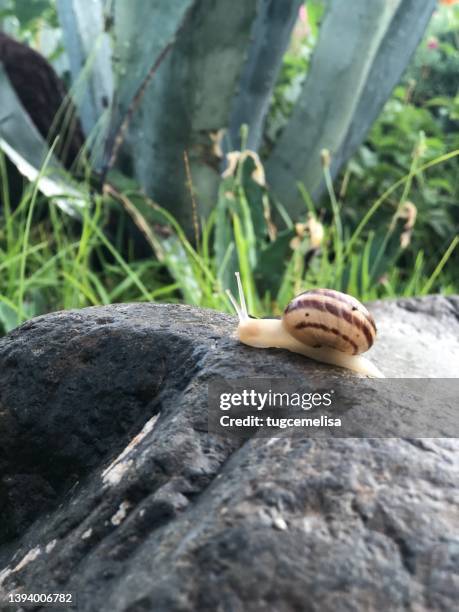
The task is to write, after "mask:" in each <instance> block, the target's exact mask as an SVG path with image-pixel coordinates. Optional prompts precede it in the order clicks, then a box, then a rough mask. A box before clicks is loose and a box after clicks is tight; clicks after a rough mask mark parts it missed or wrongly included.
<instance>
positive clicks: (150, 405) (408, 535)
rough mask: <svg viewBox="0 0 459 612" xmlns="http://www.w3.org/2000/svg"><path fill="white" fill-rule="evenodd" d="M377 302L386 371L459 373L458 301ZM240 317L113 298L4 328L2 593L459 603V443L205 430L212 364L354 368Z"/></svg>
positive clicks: (346, 604) (94, 606)
mask: <svg viewBox="0 0 459 612" xmlns="http://www.w3.org/2000/svg"><path fill="white" fill-rule="evenodd" d="M371 309H372V311H373V312H374V314H375V318H376V320H377V322H378V326H379V328H380V339H379V340H378V342H377V343H376V345H375V347H374V349H372V358H373V359H374V361H375V362H376V364H377V365H378V366H379V367H380V368H381V369H382V370H383V371H384V372H386V374H388V375H391V376H428V375H430V376H438V377H440V376H442V377H454V376H457V373H458V363H459V299H458V298H443V297H431V298H424V299H422V300H421V299H416V300H398V301H396V302H378V303H374V304H373V305H371ZM234 321H235V320H234V318H233V317H230V316H227V315H223V314H219V313H215V312H212V311H204V310H198V309H195V308H191V307H187V306H176V305H152V304H133V305H117V306H109V307H101V308H88V309H85V310H82V311H71V312H62V313H55V314H51V315H46V316H43V317H39V318H37V319H34V320H32V321H29V322H28V323H26V324H24V325H22V326H21V327H20V328H18V329H17V330H15V331H14V332H12V333H10V334H9V335H8V336H6V337H5V338H3V339H1V340H0V474H1V482H0V514H1V518H2V520H1V522H0V599H2V597H3V601H5V599H4V598H5V596H6V594H9V593H12V592H27V593H56V592H59V593H67V592H72V593H74V594H75V595H76V597H77V608H76V609H78V610H79V611H84V612H86V611H88V612H90V611H91V612H92V611H97V612H104V611H110V612H118V611H120V612H121V611H123V612H128V611H129V612H137V611H144V610H145V611H146V610H154V611H158V612H163V611H164V612H166V611H167V612H173V611H180V612H184V611H188V610H200V611H206V610H231V611H239V610H250V611H252V610H254V611H258V610H276V611H279V612H283V611H286V612H287V611H289V612H290V611H293V610H311V611H316V610H317V611H325V612H326V611H328V610H333V611H335V612H339V611H341V610H343V611H344V610H346V611H348V610H383V609H384V610H407V609H410V610H445V611H448V612H450V611H451V610H452V609H454V608H455V605H456V604H455V602H457V601H458V598H459V574H458V567H459V563H458V560H459V539H458V535H457V534H458V525H459V513H458V503H459V496H458V489H457V484H458V474H459V469H458V468H459V459H458V453H457V451H458V450H459V442H458V441H457V440H456V439H453V438H448V439H447V438H438V439H427V438H426V439H409V438H403V439H401V438H388V439H383V438H381V439H376V438H372V439H357V438H322V439H311V438H304V439H295V438H286V437H280V438H261V437H257V436H254V437H252V438H251V439H249V440H242V439H239V438H237V437H232V436H225V437H223V436H216V435H211V434H209V433H208V430H207V385H208V383H209V382H210V381H212V380H213V379H214V378H215V377H216V376H220V377H237V376H245V377H250V376H252V377H260V376H263V377H269V376H272V377H279V378H285V377H295V376H296V377H303V378H304V377H308V378H310V379H311V380H318V379H322V380H323V379H326V380H339V379H341V378H344V377H350V376H353V375H352V374H349V373H347V372H344V371H342V370H339V369H336V368H332V367H329V366H325V365H321V364H316V363H313V362H311V361H309V360H307V359H305V358H303V357H301V356H298V355H292V354H289V353H285V352H283V351H274V350H273V351H263V350H256V349H251V348H249V347H245V346H242V345H240V344H238V343H237V342H236V341H235V340H234V339H233V338H232V337H231V332H232V330H233V329H234V325H235V322H234ZM0 609H1V610H3V609H5V610H6V609H11V608H7V606H6V604H5V603H3V604H1V605H0ZM36 609H38V606H37V607H36Z"/></svg>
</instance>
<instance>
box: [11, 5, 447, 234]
mask: <svg viewBox="0 0 459 612" xmlns="http://www.w3.org/2000/svg"><path fill="white" fill-rule="evenodd" d="M56 1H57V8H58V15H59V20H60V24H61V27H62V29H63V32H64V40H65V45H66V52H67V55H68V57H69V61H70V66H71V74H72V79H73V88H72V91H73V97H74V99H75V103H76V105H77V107H78V110H79V114H80V117H81V120H82V125H83V128H84V130H85V133H86V137H87V142H88V148H89V150H90V151H91V164H92V167H93V169H94V171H96V172H98V173H99V174H100V175H101V176H102V177H107V176H108V175H109V173H110V171H111V170H113V169H115V168H116V169H118V170H121V171H122V172H123V173H124V174H126V175H127V176H129V177H130V178H135V180H136V181H137V183H138V184H139V185H140V186H141V188H142V189H143V190H144V191H145V192H146V193H147V194H148V195H149V196H151V197H152V198H154V200H156V201H157V202H159V203H160V204H161V205H162V206H163V207H165V208H167V209H168V210H169V211H170V212H172V213H173V214H174V216H175V217H176V218H177V219H178V220H179V221H180V223H181V224H182V225H183V226H185V227H191V225H192V207H191V206H190V192H189V188H188V186H189V176H187V169H186V167H185V163H184V153H185V152H186V153H187V158H188V160H189V174H191V177H192V182H193V185H194V190H195V193H196V196H197V198H196V199H197V202H198V205H199V207H200V214H201V215H202V216H206V215H208V214H209V212H210V210H211V209H212V208H213V207H214V205H215V202H216V199H217V198H216V196H217V193H218V190H219V187H220V185H221V181H222V170H223V168H224V159H223V158H224V156H225V153H227V152H229V151H231V150H235V149H238V148H240V130H241V126H242V125H247V126H248V140H247V144H248V147H249V148H250V149H252V150H253V151H258V149H259V147H260V142H261V135H262V132H263V125H264V120H265V117H266V114H267V111H268V108H269V102H270V99H271V95H272V92H273V88H274V85H275V83H276V79H277V76H278V73H279V69H280V66H281V64H282V58H283V55H284V53H285V51H286V48H287V46H288V43H289V39H290V35H291V31H292V28H293V26H294V24H295V21H296V19H297V15H298V11H299V8H300V6H301V5H302V2H301V1H299V0H282V2H280V1H279V0H245V1H244V2H235V3H232V4H231V6H230V7H229V6H228V2H225V1H224V0H168V2H158V1H156V0H154V1H151V2H144V1H143V0H91V2H90V3H88V2H87V0H56ZM435 5H436V0H390V1H388V0H372V1H371V2H368V0H354V1H353V2H352V3H349V2H346V0H328V2H326V12H325V15H324V18H323V22H322V25H321V28H320V36H319V39H318V42H317V45H316V48H315V52H314V55H313V59H312V62H311V65H310V69H309V73H308V77H307V79H306V80H305V82H304V85H303V89H302V92H301V95H300V96H299V99H298V101H297V103H296V106H295V108H294V110H293V113H292V115H291V117H290V119H289V121H288V123H287V125H286V126H285V129H284V130H283V131H282V133H281V135H280V137H279V139H278V141H277V142H276V143H275V145H274V148H273V150H272V151H271V153H270V155H269V157H268V159H266V160H263V161H264V164H265V167H266V173H267V177H266V178H267V183H268V184H269V186H270V187H271V189H272V190H273V192H274V193H275V194H276V196H278V198H279V200H280V201H281V202H282V203H283V205H284V207H285V208H286V209H287V210H288V212H289V214H290V215H291V216H292V217H293V218H295V217H297V216H299V213H300V211H301V212H302V211H303V207H304V204H303V200H302V198H301V195H300V193H299V190H298V184H299V183H303V184H304V185H305V186H306V188H307V190H308V191H309V192H311V193H313V194H318V193H320V192H321V190H322V189H323V185H322V176H323V174H322V169H321V164H320V151H321V150H322V149H328V150H330V151H331V152H332V166H331V172H332V175H334V174H336V173H337V172H338V170H339V169H340V167H341V166H342V165H343V164H344V163H345V162H346V161H347V160H348V159H349V157H350V155H351V154H352V153H353V152H354V151H355V149H356V148H357V147H358V146H359V144H360V143H361V142H362V140H363V139H364V138H365V135H366V133H367V131H368V129H369V128H370V126H371V124H372V123H373V121H374V120H375V119H376V117H377V115H378V113H379V112H380V110H381V108H382V106H383V104H384V102H385V101H386V99H387V98H388V97H389V95H390V93H391V91H392V89H393V87H394V86H395V85H396V83H397V82H398V81H399V79H400V76H401V74H402V72H403V70H404V69H405V67H406V65H407V63H408V61H409V59H410V57H411V55H412V53H413V52H414V50H415V48H416V46H417V44H418V42H419V40H420V38H421V37H422V34H423V32H424V30H425V27H426V25H427V23H428V20H429V17H430V15H431V13H432V11H433V9H434V8H435ZM1 68H2V67H1V65H0V91H3V92H4V93H3V95H2V98H1V100H2V107H1V111H0V145H1V143H6V145H7V146H4V147H3V148H4V150H6V152H7V153H8V151H10V150H11V149H14V150H17V151H19V152H20V154H21V156H22V157H23V158H24V159H25V160H26V161H27V162H28V163H29V165H32V166H34V167H36V168H39V167H40V166H41V164H42V162H43V159H45V158H46V157H47V158H48V164H49V165H51V166H52V167H58V165H59V164H58V162H56V161H55V160H53V159H52V158H50V156H49V155H48V151H47V146H46V143H45V142H44V140H43V139H42V138H41V137H40V135H39V134H38V132H37V131H36V130H34V129H33V126H32V127H31V126H30V125H29V124H30V120H28V119H27V118H26V117H24V116H23V115H24V113H21V105H20V103H19V101H18V98H17V96H16V95H14V93H15V92H14V91H13V88H12V86H11V83H9V81H8V77H7V75H6V74H5V71H3V70H2V69H1ZM5 92H8V93H5ZM18 109H19V110H18ZM16 126H22V127H21V129H16ZM223 180H224V179H223Z"/></svg>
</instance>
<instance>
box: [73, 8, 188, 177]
mask: <svg viewBox="0 0 459 612" xmlns="http://www.w3.org/2000/svg"><path fill="white" fill-rule="evenodd" d="M62 1H64V2H65V0H62ZM193 2H194V0H168V1H167V2H143V1H142V0H135V2H134V4H135V9H133V2H132V0H113V19H114V26H113V28H114V51H113V55H114V58H116V64H115V81H116V83H115V94H114V99H113V107H112V117H111V125H110V130H109V137H108V141H107V145H106V151H105V158H104V166H107V165H108V164H109V163H110V162H111V157H112V155H113V151H114V148H115V147H116V146H117V143H116V140H117V137H118V136H119V134H120V130H121V129H122V126H123V122H125V121H126V120H127V119H129V114H130V112H131V109H132V105H133V104H135V103H136V99H138V100H137V101H138V102H139V103H140V98H138V97H139V96H141V94H142V93H143V90H144V88H145V86H146V85H147V84H148V82H149V80H150V78H151V77H152V72H153V70H154V69H155V67H156V66H157V64H158V63H159V62H160V61H161V59H162V56H163V55H164V54H165V53H166V51H167V49H168V48H169V46H170V45H171V44H172V43H173V42H174V40H175V36H176V34H177V31H178V30H179V28H180V27H181V25H182V23H183V21H184V19H185V15H186V13H187V11H188V10H189V9H190V7H191V6H192V5H193Z"/></svg>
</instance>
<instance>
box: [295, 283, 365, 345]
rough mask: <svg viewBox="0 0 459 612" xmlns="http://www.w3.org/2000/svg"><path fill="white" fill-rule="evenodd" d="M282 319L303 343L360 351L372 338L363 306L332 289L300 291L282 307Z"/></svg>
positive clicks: (348, 296) (350, 297)
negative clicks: (283, 309)
mask: <svg viewBox="0 0 459 612" xmlns="http://www.w3.org/2000/svg"><path fill="white" fill-rule="evenodd" d="M283 323H284V327H285V328H286V329H287V331H288V332H289V333H290V334H291V335H292V336H293V337H294V338H295V339H296V340H298V341H299V342H302V343H303V344H306V345H308V346H312V347H314V348H319V347H322V346H328V347H331V348H334V349H336V350H338V351H341V352H343V353H348V354H350V355H358V354H360V353H364V352H365V351H367V350H368V349H369V348H370V347H371V346H372V345H373V342H374V340H375V338H376V325H375V322H374V319H373V317H372V316H371V314H370V313H369V312H368V310H367V309H366V308H365V306H363V304H361V303H360V302H359V301H358V300H356V299H355V298H353V297H352V296H350V295H346V294H345V293H341V292H340V291H334V290H333V289H313V290H311V291H305V292H304V293H300V295H298V296H296V297H295V298H294V299H293V300H292V301H291V302H290V303H289V304H288V306H287V308H286V309H285V312H284V315H283Z"/></svg>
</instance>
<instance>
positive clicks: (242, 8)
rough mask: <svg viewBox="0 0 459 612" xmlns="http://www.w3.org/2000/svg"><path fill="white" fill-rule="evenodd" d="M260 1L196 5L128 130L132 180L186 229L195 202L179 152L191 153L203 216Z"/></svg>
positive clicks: (213, 192) (210, 0)
mask: <svg viewBox="0 0 459 612" xmlns="http://www.w3.org/2000/svg"><path fill="white" fill-rule="evenodd" d="M257 5H258V3H257V0H246V1H245V2H237V3H233V4H232V5H231V6H229V5H228V3H226V2H215V0H200V1H199V2H197V3H195V4H194V6H193V9H192V10H191V12H190V14H189V15H188V16H187V19H186V21H185V23H184V25H183V28H182V30H181V32H180V36H179V37H178V38H177V42H176V43H175V45H174V47H173V49H172V50H171V52H170V53H169V55H168V56H167V58H166V59H165V60H164V61H163V63H162V64H161V66H160V68H159V70H158V72H157V73H156V75H155V77H154V79H153V80H152V83H151V86H150V87H149V89H148V91H147V92H146V94H145V99H144V103H143V104H142V107H141V108H140V109H139V112H138V113H137V116H136V120H135V125H134V129H133V130H132V131H131V141H130V146H131V148H132V151H134V154H133V162H134V167H135V172H136V176H137V179H138V180H139V182H140V183H141V185H142V186H143V188H144V189H145V190H146V191H147V192H148V193H149V194H150V195H151V196H152V197H153V198H154V199H155V200H156V201H157V202H159V203H160V204H161V205H162V206H164V207H165V208H167V209H168V210H170V211H171V212H172V213H173V214H174V216H175V217H176V218H177V219H178V220H179V221H180V223H181V224H182V225H183V226H184V227H185V228H187V229H190V228H192V204H191V200H190V193H189V187H188V185H187V176H186V173H185V165H184V160H183V154H184V151H187V152H188V156H189V162H190V167H191V178H192V182H193V185H194V188H195V192H196V194H197V201H198V206H199V207H200V214H202V215H206V214H207V213H208V212H209V210H210V209H211V208H212V207H213V206H214V205H215V201H216V198H217V193H218V184H219V181H220V165H221V158H220V151H219V144H220V137H221V134H222V131H223V130H224V129H226V128H227V126H228V124H229V117H230V109H231V101H232V98H233V95H234V91H235V88H236V85H237V82H238V79H239V77H240V74H241V71H242V66H243V62H244V60H245V57H246V53H247V49H248V45H249V40H250V31H251V26H252V23H253V20H254V18H255V16H256V10H257ZM222 24H224V27H222Z"/></svg>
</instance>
